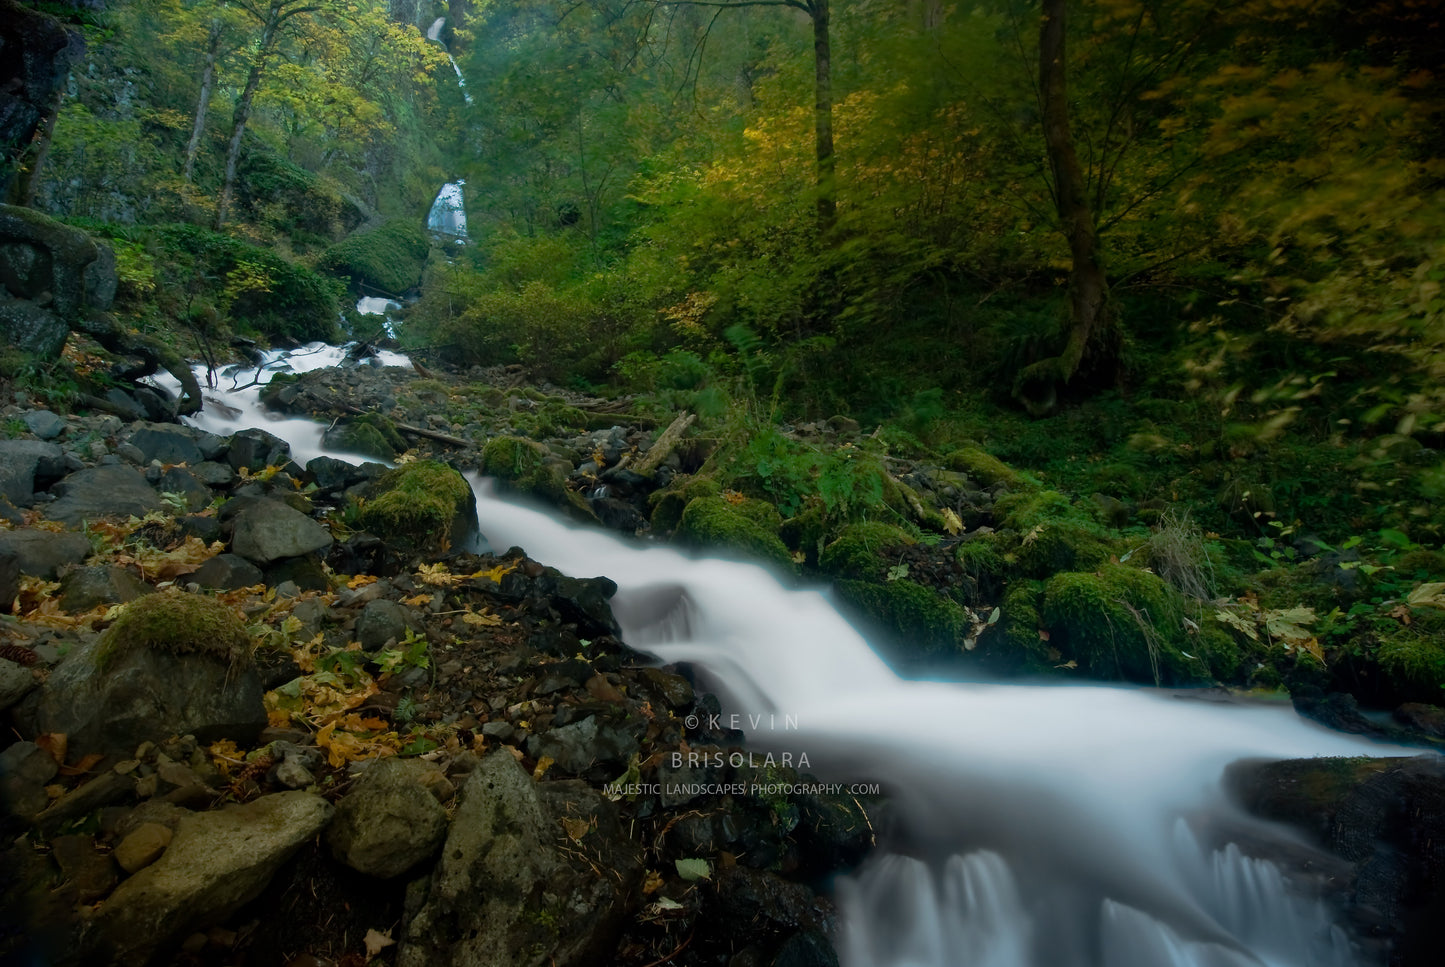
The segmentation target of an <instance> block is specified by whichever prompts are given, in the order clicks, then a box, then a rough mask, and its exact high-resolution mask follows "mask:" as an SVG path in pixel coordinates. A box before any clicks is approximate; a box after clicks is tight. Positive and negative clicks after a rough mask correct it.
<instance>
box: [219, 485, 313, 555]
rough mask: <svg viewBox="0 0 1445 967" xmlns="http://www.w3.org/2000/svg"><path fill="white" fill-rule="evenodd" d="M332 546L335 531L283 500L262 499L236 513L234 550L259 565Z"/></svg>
mask: <svg viewBox="0 0 1445 967" xmlns="http://www.w3.org/2000/svg"><path fill="white" fill-rule="evenodd" d="M330 546H331V532H330V531H328V530H327V529H326V528H325V527H323V526H322V525H321V524H318V523H317V522H316V521H314V520H312V519H311V518H310V517H307V516H306V515H305V514H303V513H301V512H300V511H299V510H294V509H292V508H291V507H288V506H286V505H285V504H283V503H281V502H280V501H279V500H270V499H262V500H257V501H255V502H254V503H253V504H251V505H249V506H247V507H246V509H245V510H243V511H241V512H240V513H239V514H237V515H236V518H235V531H234V534H233V537H232V539H231V549H232V550H233V551H234V552H235V553H237V554H239V555H240V556H241V557H244V558H245V559H246V560H248V561H251V562H253V563H256V564H270V563H271V562H272V561H279V560H281V559H282V558H287V557H300V556H301V555H302V554H309V553H311V552H312V551H319V550H321V549H322V548H325V547H330Z"/></svg>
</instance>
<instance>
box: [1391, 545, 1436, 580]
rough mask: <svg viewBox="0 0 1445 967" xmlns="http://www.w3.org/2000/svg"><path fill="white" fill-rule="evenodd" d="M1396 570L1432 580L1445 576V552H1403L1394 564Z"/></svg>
mask: <svg viewBox="0 0 1445 967" xmlns="http://www.w3.org/2000/svg"><path fill="white" fill-rule="evenodd" d="M1394 567H1395V571H1396V572H1397V573H1399V574H1403V575H1405V576H1406V577H1410V576H1414V575H1420V576H1421V577H1423V578H1427V579H1429V580H1432V581H1438V580H1441V579H1442V578H1445V554H1442V553H1440V552H1439V551H1428V550H1423V549H1422V550H1418V551H1410V552H1408V553H1406V554H1401V555H1400V557H1399V559H1398V560H1396V561H1395V564H1394Z"/></svg>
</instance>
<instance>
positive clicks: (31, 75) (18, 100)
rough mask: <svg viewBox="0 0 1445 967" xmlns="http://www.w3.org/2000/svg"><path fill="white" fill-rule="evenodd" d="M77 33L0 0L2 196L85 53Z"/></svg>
mask: <svg viewBox="0 0 1445 967" xmlns="http://www.w3.org/2000/svg"><path fill="white" fill-rule="evenodd" d="M84 50H85V44H84V42H83V41H82V40H81V39H80V35H79V34H75V33H71V32H70V31H68V30H66V29H65V27H64V26H62V25H61V23H60V21H58V20H56V19H55V18H54V17H51V16H49V15H48V14H44V13H40V12H38V11H35V10H31V9H29V8H27V7H23V6H21V5H20V4H19V3H18V2H17V0H0V198H3V197H4V194H5V193H6V192H8V191H9V190H10V184H11V182H12V181H14V180H15V176H16V174H17V173H18V172H19V171H20V169H21V168H23V167H24V166H25V163H26V161H27V159H26V152H27V151H28V150H29V149H30V145H31V143H32V139H33V138H34V136H35V132H36V129H37V128H39V127H40V125H41V123H42V122H44V121H45V119H46V118H47V117H48V116H50V115H52V114H53V113H54V112H55V108H56V95H57V94H58V93H59V92H60V90H61V89H62V86H63V85H64V84H65V77H66V75H67V74H68V73H70V67H71V65H72V64H74V63H75V62H76V61H77V60H79V59H80V56H81V54H82V53H84Z"/></svg>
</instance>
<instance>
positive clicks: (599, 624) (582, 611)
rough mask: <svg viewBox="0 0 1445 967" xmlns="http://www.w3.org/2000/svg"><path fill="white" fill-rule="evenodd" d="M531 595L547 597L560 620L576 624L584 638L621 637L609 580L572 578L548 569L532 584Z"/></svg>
mask: <svg viewBox="0 0 1445 967" xmlns="http://www.w3.org/2000/svg"><path fill="white" fill-rule="evenodd" d="M533 593H534V594H536V595H538V596H544V597H546V598H548V599H549V600H550V603H551V605H552V606H553V607H555V608H556V609H557V611H558V612H559V613H560V614H561V616H562V618H563V620H565V621H569V622H575V623H576V625H577V634H579V635H581V636H582V637H583V638H600V637H602V636H603V635H612V636H614V637H620V636H621V634H622V629H621V628H620V627H618V625H617V619H616V618H615V617H613V615H612V606H611V604H610V603H609V601H610V599H611V597H612V596H613V595H614V594H616V593H617V585H616V583H614V582H613V581H612V580H611V579H610V578H605V577H597V578H574V577H568V576H567V575H565V574H560V573H558V572H557V571H555V570H553V569H552V568H547V570H546V571H544V572H543V574H542V575H541V576H540V577H538V578H537V579H536V581H535V582H534V585H533Z"/></svg>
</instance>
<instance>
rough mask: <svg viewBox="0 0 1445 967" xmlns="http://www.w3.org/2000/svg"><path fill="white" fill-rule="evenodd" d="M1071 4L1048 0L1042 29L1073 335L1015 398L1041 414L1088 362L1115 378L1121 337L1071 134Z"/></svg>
mask: <svg viewBox="0 0 1445 967" xmlns="http://www.w3.org/2000/svg"><path fill="white" fill-rule="evenodd" d="M1064 8H1065V0H1043V21H1042V23H1041V25H1040V28H1039V94H1040V97H1041V99H1042V102H1043V103H1042V108H1043V129H1044V145H1045V147H1046V149H1047V151H1048V158H1049V169H1050V171H1051V172H1052V174H1053V193H1054V209H1055V211H1057V213H1058V216H1059V227H1060V228H1061V229H1062V230H1063V232H1064V236H1065V238H1067V239H1068V242H1069V256H1070V259H1071V266H1070V269H1069V335H1068V340H1067V341H1066V343H1065V344H1064V348H1063V350H1062V351H1061V352H1060V353H1059V355H1057V356H1054V357H1051V358H1049V359H1044V360H1040V361H1039V362H1036V363H1033V364H1032V365H1030V366H1027V367H1025V368H1024V370H1023V371H1022V372H1020V373H1019V375H1018V377H1017V379H1016V380H1015V381H1014V396H1015V398H1017V399H1018V400H1019V401H1020V402H1022V403H1023V404H1024V405H1025V406H1026V407H1027V408H1028V409H1029V411H1030V412H1032V413H1034V414H1035V415H1040V414H1042V413H1047V412H1049V411H1051V410H1052V409H1053V408H1054V406H1055V404H1056V403H1057V398H1058V391H1059V389H1060V388H1061V387H1062V386H1065V385H1067V384H1068V383H1069V381H1070V380H1072V379H1073V378H1074V375H1075V374H1076V373H1077V372H1078V371H1079V367H1080V364H1081V363H1083V362H1084V361H1085V359H1086V357H1087V358H1089V359H1090V361H1091V363H1094V364H1096V367H1095V368H1097V369H1098V370H1099V371H1100V374H1101V375H1109V376H1112V375H1114V372H1115V370H1116V368H1117V352H1118V347H1117V338H1116V333H1115V331H1114V328H1113V325H1112V322H1111V320H1110V319H1109V305H1108V303H1109V286H1108V282H1107V280H1106V279H1105V276H1104V267H1103V263H1102V261H1101V256H1100V252H1099V239H1098V234H1097V232H1096V231H1095V227H1094V213H1093V211H1092V210H1091V209H1090V206H1089V195H1088V183H1087V181H1086V180H1085V178H1084V171H1083V168H1082V167H1081V166H1080V164H1079V156H1078V153H1077V152H1076V151H1075V150H1074V139H1073V135H1072V133H1071V132H1070V130H1069V99H1068V86H1067V82H1066V73H1067V70H1066V68H1067V60H1066V51H1065V39H1064V31H1065V21H1064Z"/></svg>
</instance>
